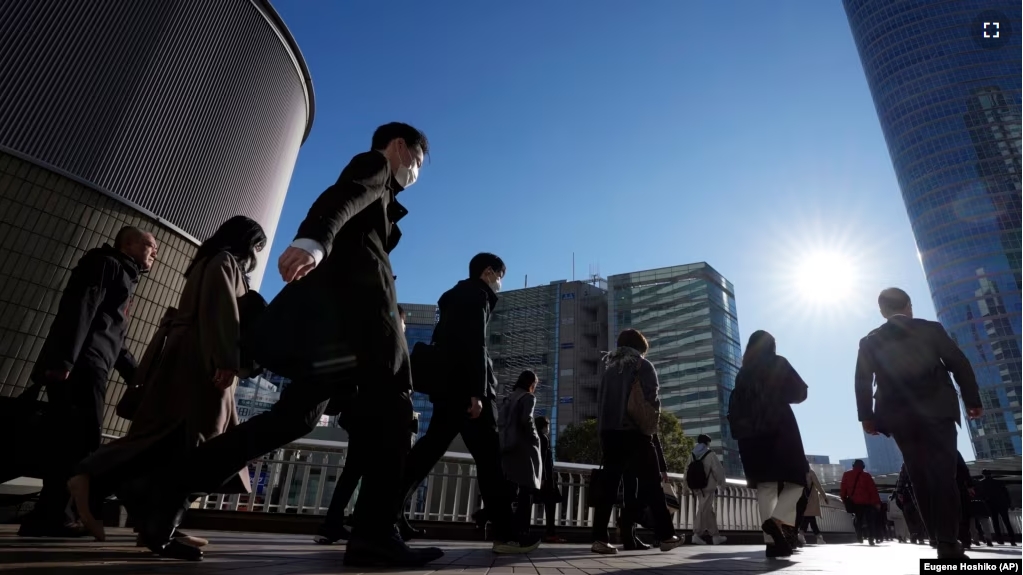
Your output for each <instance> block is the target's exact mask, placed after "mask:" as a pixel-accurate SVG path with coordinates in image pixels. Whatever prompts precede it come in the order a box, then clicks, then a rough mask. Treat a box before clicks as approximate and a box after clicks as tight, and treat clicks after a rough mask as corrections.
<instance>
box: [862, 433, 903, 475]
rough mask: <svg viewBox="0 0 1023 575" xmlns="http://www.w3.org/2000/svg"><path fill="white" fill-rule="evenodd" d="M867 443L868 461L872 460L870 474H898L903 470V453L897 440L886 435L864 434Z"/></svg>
mask: <svg viewBox="0 0 1023 575" xmlns="http://www.w3.org/2000/svg"><path fill="white" fill-rule="evenodd" d="M863 438H864V440H865V441H866V442H867V459H869V460H870V472H871V473H873V474H874V475H884V474H886V473H898V472H899V471H901V470H902V451H900V450H899V446H898V445H896V444H895V440H894V439H892V438H891V437H885V436H884V435H867V434H866V433H864V434H863Z"/></svg>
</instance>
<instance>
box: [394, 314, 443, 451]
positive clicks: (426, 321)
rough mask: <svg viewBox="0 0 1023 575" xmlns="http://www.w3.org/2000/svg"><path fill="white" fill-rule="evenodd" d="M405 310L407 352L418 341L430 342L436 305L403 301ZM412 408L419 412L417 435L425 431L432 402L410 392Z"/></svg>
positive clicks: (431, 409) (419, 394) (435, 322)
mask: <svg viewBox="0 0 1023 575" xmlns="http://www.w3.org/2000/svg"><path fill="white" fill-rule="evenodd" d="M401 307H402V308H404V310H405V341H406V342H408V349H409V352H410V353H411V352H412V348H413V347H415V345H416V344H417V343H419V342H424V343H430V340H432V339H433V328H434V326H436V325H437V306H435V305H423V304H415V303H403V304H401ZM412 410H413V411H415V412H416V413H418V414H419V434H418V436H417V439H418V438H419V437H422V436H423V434H424V433H426V428H427V427H429V425H430V417H431V416H432V415H433V404H432V403H430V398H429V397H428V396H426V395H423V394H422V393H413V394H412Z"/></svg>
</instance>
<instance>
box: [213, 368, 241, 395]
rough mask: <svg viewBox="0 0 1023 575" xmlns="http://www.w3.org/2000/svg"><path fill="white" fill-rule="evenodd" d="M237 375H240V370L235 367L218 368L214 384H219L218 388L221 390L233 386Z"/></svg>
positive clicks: (214, 375)
mask: <svg viewBox="0 0 1023 575" xmlns="http://www.w3.org/2000/svg"><path fill="white" fill-rule="evenodd" d="M236 375H238V372H237V371H235V370H233V369H217V371H216V373H214V374H213V385H215V386H217V389H219V390H220V391H224V390H225V389H227V388H229V387H231V385H232V384H233V383H234V378H235V376H236Z"/></svg>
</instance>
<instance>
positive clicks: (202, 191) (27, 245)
mask: <svg viewBox="0 0 1023 575" xmlns="http://www.w3.org/2000/svg"><path fill="white" fill-rule="evenodd" d="M0 27H2V29H3V34H2V37H3V57H2V58H0V78H3V80H2V81H0V85H2V89H0V110H2V113H0V395H4V396H11V395H18V394H19V393H21V391H22V390H23V389H24V388H25V387H27V386H28V380H29V374H30V373H31V371H32V367H33V363H34V362H35V359H36V357H37V355H38V353H39V349H40V348H41V347H42V344H43V341H44V339H45V337H46V335H47V333H48V330H49V327H50V324H51V322H52V321H53V317H54V315H55V313H56V309H57V304H58V302H59V299H60V295H61V291H62V289H63V286H64V284H65V282H66V280H67V277H68V274H69V272H70V269H71V268H73V267H74V266H75V265H76V264H77V262H78V260H79V258H81V256H82V255H83V254H84V253H85V251H86V250H89V249H91V248H95V247H98V246H100V245H102V244H104V243H112V241H113V237H114V234H116V232H117V230H118V229H120V228H121V227H123V226H125V225H134V226H138V227H141V228H143V229H145V230H148V231H151V232H153V233H154V234H155V236H156V238H157V239H158V241H159V242H160V250H159V258H158V260H157V262H156V265H155V266H154V268H153V270H152V272H151V273H150V274H148V275H147V276H145V277H144V278H143V279H142V280H141V281H140V282H139V285H138V288H137V290H136V292H135V299H134V302H133V306H132V320H131V324H130V328H129V333H128V348H129V349H130V350H131V351H132V352H133V353H134V354H135V356H136V357H140V356H141V355H142V353H143V351H144V348H145V346H146V344H147V343H148V342H149V339H150V337H151V336H152V334H153V333H154V332H155V330H156V328H157V322H158V321H159V320H160V318H161V317H162V316H163V313H164V310H165V309H166V308H167V307H168V306H173V305H176V304H177V301H178V297H179V295H180V293H181V288H182V286H183V284H184V278H183V277H182V272H183V271H184V270H185V268H186V266H187V265H188V263H189V261H190V260H191V258H192V256H193V255H194V254H195V250H196V248H197V246H198V243H199V242H200V241H201V240H204V239H206V238H207V237H209V236H210V235H211V234H212V232H213V231H214V230H215V229H216V228H217V227H218V226H219V225H220V224H221V223H222V222H223V221H225V220H226V219H228V218H229V217H230V216H233V215H236V214H242V215H247V216H250V217H252V218H254V219H255V220H257V221H258V222H260V223H261V224H262V225H263V227H264V229H265V230H266V233H267V235H268V236H269V239H271V240H272V237H273V233H274V231H275V229H276V228H277V220H278V217H279V215H280V211H281V207H282V205H283V203H284V196H285V194H286V192H287V188H288V183H289V181H290V179H291V173H292V169H293V168H294V164H295V159H296V157H297V154H298V150H299V147H300V146H301V145H302V142H303V141H304V140H305V137H306V135H307V134H308V133H309V129H310V127H311V125H312V120H313V91H312V84H311V80H310V78H309V72H308V69H307V68H306V64H305V61H304V60H303V58H302V55H301V53H300V52H299V50H298V47H297V46H296V45H295V42H294V40H293V38H292V36H291V34H290V33H289V32H288V29H287V28H286V27H285V26H284V23H283V22H282V21H281V19H280V18H279V16H278V15H277V13H276V12H275V11H274V9H273V8H272V7H271V6H270V4H269V2H268V1H267V0H191V1H189V2H135V1H131V0H104V1H102V2H65V1H63V0H33V1H31V2H0ZM268 252H269V250H264V252H263V257H264V258H265V257H266V254H267V253H268ZM261 269H262V268H260V270H257V271H256V273H255V274H254V277H253V280H254V282H253V285H258V283H259V280H260V277H261V274H262V271H261ZM123 387H124V386H123V385H122V384H121V383H120V379H119V378H118V376H116V375H115V376H114V379H112V380H111V385H110V386H108V391H107V397H106V410H105V414H104V417H103V431H104V432H105V433H110V434H114V435H121V434H123V433H124V432H125V430H126V429H127V426H128V422H126V421H124V420H121V419H120V418H118V417H116V415H115V413H114V405H115V404H116V403H117V400H118V399H119V398H120V396H121V393H122V392H123Z"/></svg>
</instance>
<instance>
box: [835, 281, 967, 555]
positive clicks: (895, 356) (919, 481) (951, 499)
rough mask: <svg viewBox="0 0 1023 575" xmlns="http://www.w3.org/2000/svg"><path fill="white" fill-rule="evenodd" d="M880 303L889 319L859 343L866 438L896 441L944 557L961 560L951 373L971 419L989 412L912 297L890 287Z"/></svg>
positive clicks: (962, 361)
mask: <svg viewBox="0 0 1023 575" xmlns="http://www.w3.org/2000/svg"><path fill="white" fill-rule="evenodd" d="M877 301H878V305H879V307H880V308H881V315H882V316H884V317H885V319H887V320H888V321H887V323H885V324H884V325H882V326H881V327H879V328H877V329H875V330H874V331H872V332H870V334H868V335H867V337H865V338H863V339H861V340H860V348H859V355H858V357H857V359H856V387H855V389H856V407H857V410H858V412H859V419H860V421H861V422H862V423H863V430H864V431H865V432H866V433H869V434H871V435H877V434H878V433H884V434H886V435H890V436H891V437H893V438H894V439H895V443H897V444H898V446H899V450H900V451H902V455H903V457H904V458H905V462H906V469H907V470H908V471H909V476H910V478H911V479H912V480H913V489H914V491H915V492H916V498H917V503H918V504H919V505H920V515H921V516H922V517H923V520H924V524H925V525H926V526H927V531H928V532H929V533H930V534H931V538H932V542H934V541H936V542H937V548H938V557H939V558H942V559H946V558H948V559H958V558H961V557H963V556H964V555H963V550H962V547H961V546H960V545H959V542H958V531H959V516H960V513H961V509H960V505H959V489H958V487H957V485H956V481H955V477H956V475H955V474H956V459H957V454H958V451H957V450H956V425H957V424H959V423H960V417H959V397H958V395H957V394H956V389H955V387H954V386H953V384H952V379H951V378H950V377H949V372H951V373H952V375H954V376H955V380H956V383H958V384H959V390H960V391H961V393H962V398H963V403H964V404H965V406H966V413H967V415H968V416H969V417H970V418H971V419H976V418H979V417H980V416H981V415H983V412H984V410H983V409H982V406H981V401H980V393H979V391H978V389H977V378H976V377H975V376H974V374H973V368H972V367H971V366H970V361H969V360H968V359H967V358H966V355H964V354H963V352H962V351H961V350H960V349H959V347H958V346H956V344H955V342H954V341H952V338H951V337H949V335H948V333H947V332H945V329H944V328H943V327H942V326H941V324H939V323H937V322H933V321H926V320H922V319H914V318H913V304H912V302H911V301H910V298H909V294H907V293H906V292H904V291H903V290H901V289H898V288H888V289H886V290H884V291H882V292H881V295H880V296H879V297H878V298H877ZM875 384H876V386H877V388H876V391H875V389H874V386H875Z"/></svg>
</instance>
